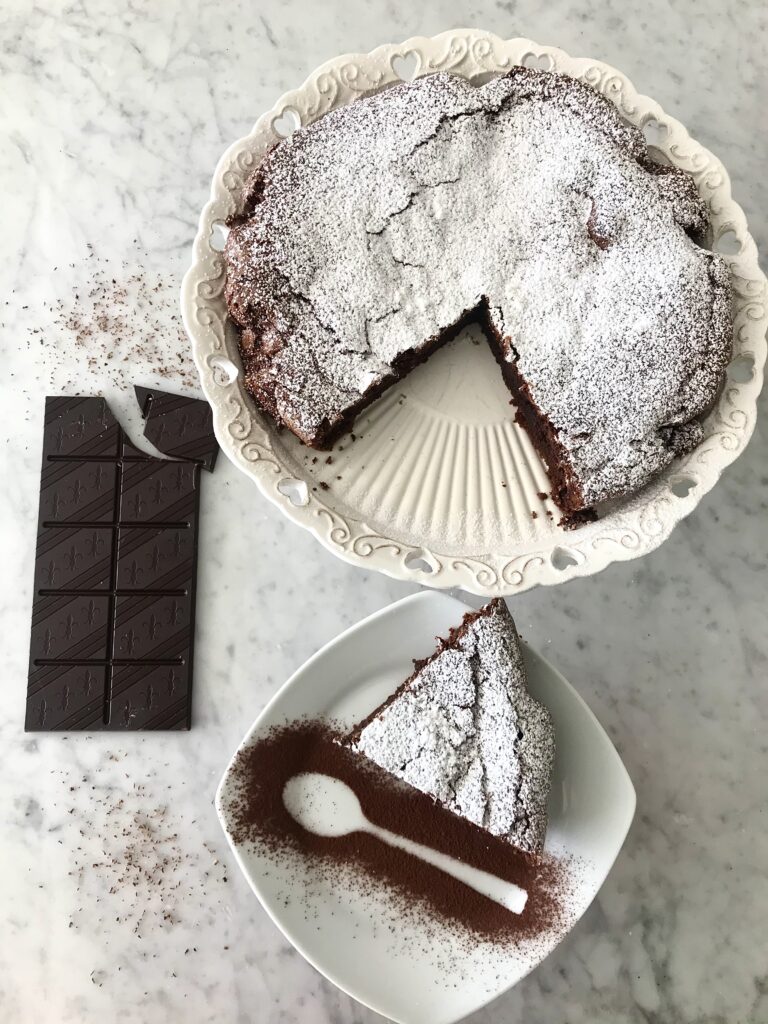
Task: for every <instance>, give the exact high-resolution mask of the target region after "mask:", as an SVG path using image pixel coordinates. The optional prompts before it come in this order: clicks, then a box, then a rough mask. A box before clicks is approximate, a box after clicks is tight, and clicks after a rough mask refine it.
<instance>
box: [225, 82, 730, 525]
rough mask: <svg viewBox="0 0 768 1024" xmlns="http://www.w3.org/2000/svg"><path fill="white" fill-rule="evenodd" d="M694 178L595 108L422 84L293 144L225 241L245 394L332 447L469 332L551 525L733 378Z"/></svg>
mask: <svg viewBox="0 0 768 1024" xmlns="http://www.w3.org/2000/svg"><path fill="white" fill-rule="evenodd" d="M707 229H708V219H707V213H706V210H705V207H704V204H703V202H702V200H701V199H700V198H699V196H698V193H697V191H696V186H695V183H694V181H693V178H692V177H690V176H689V175H687V174H685V173H684V172H682V171H680V170H678V169H675V168H672V167H668V166H662V165H660V164H657V163H654V162H653V161H652V160H651V159H650V157H649V155H648V150H647V146H646V143H645V139H644V137H643V134H642V132H641V131H640V130H639V129H638V128H637V127H635V126H633V125H631V124H629V123H627V122H626V121H625V120H624V119H623V118H622V117H621V115H620V113H619V111H618V110H617V108H616V107H615V106H614V105H613V104H612V103H610V102H609V101H608V100H606V99H605V98H604V97H603V96H601V95H600V94H599V93H597V92H596V91H595V90H593V89H592V88H590V87H589V86H587V85H585V84H583V83H582V82H579V81H577V80H575V79H572V78H569V77H567V76H565V75H560V74H554V73H550V72H543V71H536V70H532V69H527V68H521V67H516V68H513V69H512V70H511V71H510V72H509V73H508V74H505V75H503V76H500V77H498V78H495V79H493V80H492V81H490V82H488V83H487V84H485V85H483V86H481V87H479V88H477V87H474V86H473V85H472V84H471V83H469V82H468V81H466V80H465V79H463V78H461V77H458V76H455V75H447V74H436V75H431V76H427V77H425V78H421V79H418V80H417V81H415V82H413V83H409V84H402V85H397V86H394V87H392V88H389V89H386V90H384V91H382V92H379V93H377V94H375V95H372V96H369V97H366V98H363V99H360V100H357V101H355V102H354V103H351V104H349V105H348V106H344V107H341V108H339V109H337V110H334V111H332V112H331V113H329V114H327V115H325V116H324V117H322V118H320V119H319V120H318V121H317V122H315V123H314V124H312V125H309V126H307V127H305V128H301V129H299V130H297V131H296V132H294V134H293V135H291V136H290V138H288V139H286V140H284V141H283V142H281V143H279V144H278V145H277V146H275V147H274V149H272V150H271V151H270V152H269V153H268V154H267V156H266V157H265V158H264V160H263V161H262V162H261V164H260V166H259V167H258V168H257V170H256V172H255V173H254V174H253V176H252V177H251V179H250V181H249V183H248V185H247V187H246V189H245V193H244V197H243V205H242V209H241V211H240V214H239V215H238V217H237V218H235V220H234V221H233V224H232V230H231V232H230V234H229V238H228V240H227V245H226V249H225V260H226V265H227V284H226V300H227V305H228V308H229V312H230V315H231V317H232V318H233V320H234V321H235V323H236V324H237V325H238V327H239V329H240V347H241V353H242V358H243V364H244V371H245V383H246V386H247V388H248V389H249V390H250V392H251V393H252V394H253V395H254V397H255V398H256V400H257V402H258V403H259V404H260V406H261V407H262V408H263V409H264V410H265V411H266V412H267V413H269V414H270V415H271V416H272V417H274V419H275V420H276V421H277V422H278V423H282V424H285V425H286V426H287V427H288V428H289V429H290V430H292V431H293V432H294V434H296V436H297V437H299V438H300V439H301V440H302V441H304V442H306V443H307V444H308V445H311V446H313V447H316V448H326V447H328V446H330V445H331V444H332V443H333V442H334V440H335V439H336V438H338V437H339V436H340V435H341V434H342V433H343V432H345V431H347V430H348V429H349V428H350V427H351V425H352V424H353V421H354V419H355V417H356V416H357V415H358V414H359V412H360V411H361V410H362V409H364V408H365V407H366V406H368V405H369V404H370V403H371V402H372V401H374V399H376V398H377V397H378V396H379V395H381V394H382V393H383V392H384V391H385V390H386V389H387V388H388V387H390V385H392V384H393V383H394V382H395V381H396V380H398V379H400V378H401V377H403V376H404V375H405V374H406V373H407V372H408V371H409V370H410V369H411V368H412V367H413V366H414V365H416V364H417V363H419V362H421V361H423V360H424V359H426V358H427V357H428V356H429V354H430V353H431V352H433V351H434V350H435V349H436V348H437V347H438V346H439V345H441V344H443V342H444V341H445V340H446V339H447V338H449V337H451V336H452V335H453V334H454V333H455V332H456V331H457V330H458V329H459V328H460V327H461V326H462V325H463V324H464V323H466V322H467V321H468V320H470V319H478V318H479V320H480V322H481V323H482V324H483V326H484V329H485V332H486V334H487V337H488V341H489V343H490V345H491V347H492V349H493V352H494V354H495V356H496V359H497V360H498V362H499V364H500V366H501V371H502V374H503V376H504V379H505V381H506V383H507V385H508V387H509V389H510V391H511V394H512V398H513V400H514V402H515V404H516V406H517V418H518V421H519V422H520V423H521V424H522V425H523V427H524V428H525V429H526V430H527V432H528V433H529V435H530V437H531V439H532V441H533V443H534V445H535V446H536V448H537V450H538V451H539V453H540V454H541V456H542V458H543V459H544V462H545V463H546V465H547V467H548V471H549V475H550V478H551V481H552V496H553V498H554V499H555V500H556V501H557V502H558V504H559V505H560V507H561V508H562V509H563V510H564V512H565V514H566V516H567V517H568V516H570V517H573V516H574V515H576V514H577V513H580V512H583V511H584V510H588V509H590V508H591V506H593V505H594V504H595V503H597V502H601V501H604V500H605V499H608V498H611V497H614V496H618V495H622V494H626V493H628V492H632V491H635V490H637V489H638V488H640V487H642V486H643V484H645V483H646V482H647V481H648V480H649V479H650V478H651V477H652V476H653V475H654V474H656V473H658V472H659V471H660V470H661V469H663V468H664V467H665V466H666V465H668V464H669V463H670V462H671V461H672V459H674V458H675V456H677V455H680V454H683V453H685V452H687V451H689V450H690V449H691V448H693V447H694V446H695V445H696V444H697V443H698V442H699V440H700V439H701V437H702V430H701V426H700V423H699V418H700V417H701V416H702V415H703V414H704V413H705V412H706V411H707V410H708V409H709V408H710V407H711V406H712V404H713V402H714V400H715V398H716V396H717V394H718V391H719V388H720V387H721V383H722V380H723V375H724V369H725V365H726V363H727V360H728V358H729V355H730V347H731V323H730V285H729V277H728V272H727V268H726V265H725V263H724V261H723V259H722V258H721V257H720V256H719V255H717V254H715V253H712V252H708V251H706V250H705V249H703V248H701V247H700V246H699V244H697V242H696V241H695V240H696V239H698V240H699V241H703V239H704V237H705V235H706V231H707Z"/></svg>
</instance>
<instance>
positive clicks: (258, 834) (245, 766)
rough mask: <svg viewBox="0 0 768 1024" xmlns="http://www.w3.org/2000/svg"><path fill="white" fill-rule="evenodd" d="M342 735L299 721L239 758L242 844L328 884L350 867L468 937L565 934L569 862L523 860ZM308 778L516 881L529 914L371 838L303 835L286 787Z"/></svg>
mask: <svg viewBox="0 0 768 1024" xmlns="http://www.w3.org/2000/svg"><path fill="white" fill-rule="evenodd" d="M343 735H344V733H343V730H338V731H337V730H336V729H335V728H334V727H333V726H332V725H331V724H329V723H327V722H323V721H307V720H300V721H297V722H292V723H289V724H287V725H285V726H281V727H278V728H275V729H272V730H271V731H270V732H269V733H268V734H266V735H265V736H262V737H260V738H259V739H258V740H256V741H255V742H254V743H252V744H251V745H250V746H248V747H247V748H245V749H244V750H242V751H241V752H239V753H238V755H237V758H236V761H235V765H234V769H233V772H234V774H233V779H234V783H235V785H234V787H233V790H232V792H231V794H230V797H229V803H228V807H227V812H228V816H229V827H230V830H231V834H232V838H233V840H234V842H235V843H236V844H237V845H241V846H246V845H252V846H254V847H255V848H256V849H257V850H258V852H259V853H262V854H264V855H265V856H267V857H269V858H271V859H275V860H277V859H280V860H284V858H285V856H286V853H288V852H291V853H293V854H296V855H299V856H300V857H301V858H302V859H303V860H304V861H305V862H306V863H308V864H310V865H312V866H314V867H317V868H320V869H321V872H322V874H323V875H324V876H325V877H326V878H331V879H332V877H333V872H334V870H336V869H338V870H339V871H340V872H342V873H344V875H345V877H346V872H347V869H349V868H350V867H352V868H354V870H355V875H356V877H357V878H358V879H359V881H360V882H361V890H362V892H363V893H364V891H365V880H366V879H373V880H375V881H377V882H379V883H384V884H385V885H386V886H387V887H389V889H391V890H392V892H393V894H394V895H395V896H396V897H397V899H398V901H399V903H400V904H401V905H402V908H403V911H404V913H405V914H406V915H408V916H413V915H412V911H413V910H414V907H418V912H419V914H423V913H426V914H427V915H428V916H430V917H431V918H432V919H433V920H435V921H439V922H440V923H441V925H443V926H445V927H448V928H451V929H453V930H457V931H460V932H463V933H464V935H466V936H468V937H474V938H475V939H476V940H480V941H490V942H493V943H497V944H503V945H507V944H512V945H517V944H518V943H520V942H521V941H522V940H529V939H531V940H534V939H536V938H541V937H543V936H545V935H547V936H553V935H555V934H559V933H560V932H561V931H562V930H563V929H564V927H565V926H566V924H567V917H568V913H567V894H568V888H569V886H568V878H569V865H568V863H567V862H566V861H563V860H557V859H555V858H553V857H551V856H549V855H543V856H539V857H535V856H531V855H528V854H525V853H523V852H521V851H519V850H517V849H515V847H513V846H511V845H510V844H509V843H507V842H505V841H504V840H502V839H498V838H496V837H495V836H492V835H491V834H490V833H488V832H486V831H485V830H484V829H481V828H478V827H477V826H475V825H473V824H472V823H471V822H469V821H466V820H465V819H462V818H460V817H458V816H456V815H454V814H452V813H450V812H449V811H447V810H445V809H443V808H441V807H439V806H438V805H437V804H435V803H434V802H433V801H432V799H431V798H430V797H429V796H426V795H425V794H423V793H420V792H418V791H417V790H415V789H413V788H412V787H410V786H407V785H405V784H404V783H401V782H400V781H399V780H398V779H396V778H395V777H394V776H392V775H390V774H389V773H387V772H385V771H383V770H382V769H380V768H379V767H378V766H377V765H375V764H373V762H371V761H368V760H367V759H366V758H364V757H362V756H361V755H359V754H356V753H354V752H352V751H350V750H348V749H346V748H344V747H342V746H341V745H340V743H339V742H338V741H339V740H340V738H341V737H342V736H343ZM300 772H322V773H324V774H326V775H331V776H334V777H336V778H339V779H342V780H343V781H344V782H346V783H347V784H348V785H350V786H351V787H352V789H353V790H354V791H355V793H356V794H357V796H358V798H359V800H360V803H361V805H362V808H363V812H364V813H365V815H366V817H367V818H368V819H369V820H370V821H372V822H374V823H375V824H377V825H380V826H382V827H384V828H386V829H388V830H390V831H392V832H396V833H398V834H399V835H403V836H407V837H408V838H410V839H412V840H415V841H416V842H418V843H422V844H424V845H426V846H430V847H432V848H433V849H436V850H440V851H442V852H443V853H447V854H449V855H450V856H452V857H455V858H456V859H459V860H464V861H466V862H467V863H469V864H472V865H473V866H475V867H477V868H480V869H482V870H484V871H489V872H491V873H492V874H495V875H497V876H498V877H500V878H503V879H505V880H507V881H510V882H514V883H515V884H516V885H519V886H521V887H522V888H524V889H525V890H526V891H527V892H528V901H527V904H526V907H525V910H524V912H523V913H522V914H521V915H517V914H513V913H511V912H510V911H508V910H505V909H504V908H503V907H502V906H501V905H500V904H498V903H496V902H495V901H494V900H491V899H488V898H486V897H484V896H482V895H480V894H479V893H477V892H476V891H475V890H474V889H471V888H469V887H468V886H465V885H464V884H462V883H461V882H458V881H457V880H455V879H453V878H452V877H450V876H449V875H447V874H445V873H444V872H442V871H440V870H439V869H437V868H434V867H432V866H431V865H429V864H427V863H425V862H424V861H422V860H420V859H418V858H415V857H413V856H411V855H409V854H407V853H404V852H403V851H401V850H397V849H395V848H393V847H391V846H389V845H387V844H386V843H383V842H382V841H381V840H379V839H377V838H376V837H375V836H372V835H370V834H367V833H363V832H353V833H350V834H349V835H346V836H340V837H327V836H318V835H315V834H313V833H310V832H307V831H305V830H304V829H303V828H302V827H301V826H300V825H299V824H297V822H296V821H294V819H293V818H292V817H291V815H290V814H289V813H288V811H287V810H286V808H285V806H284V804H283V797H282V794H283V789H284V786H285V783H286V782H287V781H288V779H290V778H291V777H292V776H293V775H296V774H298V773H300Z"/></svg>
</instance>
